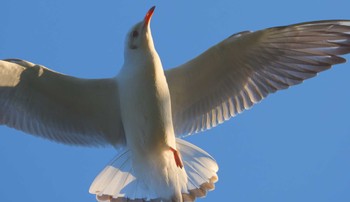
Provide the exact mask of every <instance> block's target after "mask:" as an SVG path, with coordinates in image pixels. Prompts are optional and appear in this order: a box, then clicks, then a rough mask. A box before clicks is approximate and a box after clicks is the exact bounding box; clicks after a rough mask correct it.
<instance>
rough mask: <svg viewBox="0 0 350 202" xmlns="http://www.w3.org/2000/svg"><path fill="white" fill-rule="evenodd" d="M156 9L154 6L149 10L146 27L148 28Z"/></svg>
mask: <svg viewBox="0 0 350 202" xmlns="http://www.w3.org/2000/svg"><path fill="white" fill-rule="evenodd" d="M155 8H156V7H155V6H153V7H152V8H151V9H149V11H148V12H147V14H146V16H145V26H148V24H149V22H150V21H151V18H152V15H153V12H154V9H155Z"/></svg>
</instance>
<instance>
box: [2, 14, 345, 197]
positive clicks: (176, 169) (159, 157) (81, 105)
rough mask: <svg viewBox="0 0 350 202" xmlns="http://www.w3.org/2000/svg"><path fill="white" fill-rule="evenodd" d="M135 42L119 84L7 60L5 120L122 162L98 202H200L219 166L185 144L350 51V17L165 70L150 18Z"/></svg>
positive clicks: (129, 43)
mask: <svg viewBox="0 0 350 202" xmlns="http://www.w3.org/2000/svg"><path fill="white" fill-rule="evenodd" d="M154 9H155V7H152V8H151V9H150V10H149V11H148V12H147V14H146V16H145V17H144V19H143V20H142V21H141V22H139V23H137V24H136V25H134V26H133V27H132V28H131V30H130V31H129V33H128V34H127V36H126V41H125V50H124V64H123V66H122V68H121V70H120V72H119V73H118V75H116V76H115V77H112V78H104V79H82V78H75V77H72V76H68V75H64V74H61V73H58V72H55V71H53V70H50V69H48V68H46V67H44V66H42V65H38V64H33V63H31V62H28V61H25V60H20V59H4V60H1V61H0V123H1V124H3V125H7V126H8V127H11V128H15V129H18V130H21V131H24V132H26V133H29V134H33V135H36V136H39V137H43V138H47V139H49V140H52V141H56V142H59V143H64V144H68V145H82V146H108V145H111V146H113V147H115V148H116V149H118V150H119V152H118V154H117V156H116V157H115V158H114V159H113V160H112V161H111V162H110V163H109V164H108V165H107V166H106V167H105V168H104V169H103V170H102V171H101V172H100V174H99V175H98V176H97V177H96V178H95V180H94V181H93V183H92V185H91V187H90V190H89V191H90V193H92V194H94V195H96V199H97V201H100V202H104V201H110V202H117V201H134V202H140V201H158V202H160V201H163V202H182V201H195V200H196V199H197V198H200V197H204V196H206V194H207V192H208V191H211V190H213V189H214V188H215V183H216V182H217V180H218V176H217V172H218V165H217V163H216V161H215V160H214V158H213V157H211V156H210V155H209V154H208V153H207V152H205V151H204V150H202V149H200V148H199V147H197V146H195V145H193V144H191V143H189V142H187V141H185V140H183V139H181V138H183V137H185V136H188V135H191V134H195V133H198V132H201V131H204V130H208V129H211V128H213V127H215V126H217V125H219V124H221V123H223V122H225V121H227V120H229V119H230V118H232V117H234V116H236V115H237V114H239V113H241V112H243V111H244V110H246V109H249V108H250V107H252V106H253V105H254V104H256V103H258V102H260V101H261V100H262V99H263V98H265V97H267V96H268V95H269V94H271V93H274V92H276V91H278V90H282V89H286V88H288V87H290V86H293V85H296V84H300V83H302V82H303V81H304V80H305V79H308V78H311V77H314V76H316V75H317V74H318V73H319V72H322V71H324V70H327V69H330V68H331V67H332V65H335V64H339V63H344V62H345V61H346V60H345V59H344V58H342V57H341V55H344V54H347V53H349V52H350V20H326V21H314V22H306V23H299V24H293V25H289V26H281V27H273V28H268V29H264V30H260V31H255V32H251V31H244V32H240V33H237V34H234V35H232V36H230V37H228V38H227V39H225V40H223V41H222V42H220V43H218V44H216V45H214V46H213V47H211V48H209V49H208V50H206V51H205V52H203V53H202V54H200V55H199V56H197V57H195V58H193V59H192V60H190V61H188V62H186V63H184V64H182V65H180V66H178V67H174V68H170V69H168V70H164V69H163V66H162V62H161V59H160V58H159V55H158V53H157V51H156V49H155V47H154V44H153V39H152V34H151V29H150V21H151V18H152V16H153V13H154Z"/></svg>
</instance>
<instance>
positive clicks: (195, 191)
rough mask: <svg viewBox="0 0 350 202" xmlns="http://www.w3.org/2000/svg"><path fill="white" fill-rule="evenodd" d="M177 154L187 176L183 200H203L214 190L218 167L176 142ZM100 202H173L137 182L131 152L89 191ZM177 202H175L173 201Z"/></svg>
mask: <svg viewBox="0 0 350 202" xmlns="http://www.w3.org/2000/svg"><path fill="white" fill-rule="evenodd" d="M176 141H177V150H178V151H179V152H180V154H181V156H182V161H183V163H184V169H185V171H186V174H187V184H186V187H183V189H182V200H183V201H186V202H190V201H194V200H195V199H196V198H197V197H204V196H206V194H207V192H208V191H211V190H213V189H214V188H215V186H214V183H215V182H216V181H217V180H218V177H217V174H216V173H217V171H218V165H217V164H216V162H215V160H214V159H213V158H212V157H211V156H210V155H209V154H208V153H207V152H205V151H204V150H202V149H200V148H199V147H197V146H195V145H193V144H191V143H189V142H186V141H184V140H181V139H177V140H176ZM90 193H91V194H95V195H96V199H97V200H98V201H99V202H120V201H130V202H148V201H149V202H175V201H174V200H172V199H168V200H167V199H161V198H159V196H158V195H157V194H156V192H155V191H154V190H150V189H149V188H148V186H147V184H145V183H144V182H143V181H142V180H140V179H137V178H136V177H135V174H134V170H133V168H132V161H131V151H130V150H128V149H124V150H123V151H121V152H120V153H119V155H118V156H116V157H115V158H114V159H113V160H112V162H111V163H110V164H109V165H108V166H107V167H106V168H105V169H103V170H102V171H101V173H100V174H99V175H98V176H97V177H96V178H95V180H94V182H93V183H92V185H91V187H90ZM176 202H177V201H176Z"/></svg>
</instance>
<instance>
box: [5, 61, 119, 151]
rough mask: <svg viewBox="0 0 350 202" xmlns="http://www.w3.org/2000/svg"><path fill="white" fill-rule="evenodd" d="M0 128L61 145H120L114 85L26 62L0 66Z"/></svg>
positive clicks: (103, 80) (12, 62) (117, 101)
mask: <svg viewBox="0 0 350 202" xmlns="http://www.w3.org/2000/svg"><path fill="white" fill-rule="evenodd" d="M0 124H5V125H7V126H9V127H12V128H16V129H18V130H22V131H24V132H27V133H30V134H34V135H38V136H41V137H45V138H48V139H50V140H54V141H57V142H61V143H66V144H77V145H85V146H100V145H106V144H112V145H115V146H117V145H122V144H124V142H125V137H124V131H123V127H122V124H121V119H120V113H119V99H118V90H117V84H116V83H115V82H114V81H113V80H112V79H96V80H93V79H78V78H74V77H70V76H66V75H63V74H59V73H56V72H53V71H51V70H49V69H47V68H45V67H43V66H40V65H35V64H32V63H30V62H27V61H23V60H18V59H9V60H3V61H0Z"/></svg>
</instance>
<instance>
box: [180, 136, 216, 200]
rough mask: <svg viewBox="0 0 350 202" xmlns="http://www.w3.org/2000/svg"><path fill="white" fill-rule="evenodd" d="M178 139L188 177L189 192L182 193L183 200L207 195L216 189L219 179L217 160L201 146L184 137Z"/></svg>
mask: <svg viewBox="0 0 350 202" xmlns="http://www.w3.org/2000/svg"><path fill="white" fill-rule="evenodd" d="M176 141H177V149H178V151H180V153H181V155H182V160H183V162H184V168H185V171H186V173H187V179H188V182H187V192H184V193H182V198H183V201H186V202H190V201H194V200H195V199H196V198H197V197H199V198H200V197H205V196H206V194H207V192H208V191H212V190H214V189H215V185H214V184H215V182H217V181H218V176H217V174H216V173H217V172H218V170H219V167H218V165H217V163H216V161H215V160H214V158H213V157H211V156H210V155H209V154H208V153H207V152H205V151H204V150H202V149H201V148H199V147H197V146H195V145H193V144H191V143H189V142H187V141H184V140H182V139H177V140H176Z"/></svg>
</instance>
